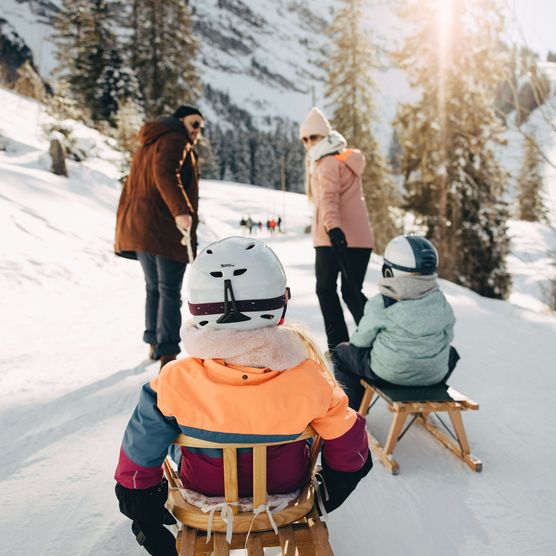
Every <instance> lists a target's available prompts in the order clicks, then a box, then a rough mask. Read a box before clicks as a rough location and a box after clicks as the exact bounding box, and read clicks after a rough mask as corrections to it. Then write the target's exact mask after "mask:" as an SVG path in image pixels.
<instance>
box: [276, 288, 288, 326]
mask: <svg viewBox="0 0 556 556" xmlns="http://www.w3.org/2000/svg"><path fill="white" fill-rule="evenodd" d="M291 298H292V292H291V290H290V288H289V287H288V286H286V302H285V303H284V310H283V311H282V316H281V317H280V320H279V321H278V324H277V325H276V326H280V325H282V324H284V321H285V320H286V310H287V308H288V301H289V300H290V299H291Z"/></svg>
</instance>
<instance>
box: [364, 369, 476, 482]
mask: <svg viewBox="0 0 556 556" xmlns="http://www.w3.org/2000/svg"><path fill="white" fill-rule="evenodd" d="M361 384H362V385H363V387H364V388H365V391H364V394H363V399H362V400H361V405H360V407H359V413H361V415H363V416H366V415H367V413H368V412H369V410H370V408H371V407H372V406H373V405H374V403H376V402H377V401H378V400H379V399H380V398H382V399H383V400H384V401H385V402H386V404H387V407H388V409H389V410H390V411H391V412H392V413H393V419H392V424H391V426H390V431H389V432H388V437H387V439H386V443H385V444H384V446H382V445H381V444H380V442H379V441H378V440H377V439H376V438H375V437H374V436H373V435H372V434H371V432H370V431H369V428H368V427H367V436H368V437H369V445H370V447H371V449H372V450H373V452H374V453H375V454H376V455H377V457H378V458H379V459H380V461H381V462H382V463H383V464H384V465H385V466H386V467H387V468H388V469H389V470H390V471H391V473H392V474H393V475H397V474H398V473H399V471H400V466H399V464H398V462H397V461H396V460H395V459H394V458H393V456H392V454H393V452H394V448H395V447H396V444H397V442H398V441H399V440H400V439H401V438H402V436H403V435H404V434H405V433H406V431H407V430H408V429H409V427H410V426H411V425H412V424H413V423H414V422H415V421H417V422H418V423H419V424H421V425H423V427H424V428H425V429H426V430H427V431H429V432H430V433H431V434H432V435H433V436H434V438H436V439H437V440H438V441H439V442H440V443H441V444H443V445H444V446H445V447H446V448H448V449H449V450H451V451H452V452H453V453H454V454H455V455H456V456H457V457H458V458H459V459H461V460H462V461H463V462H464V463H465V464H467V465H468V466H469V467H470V468H471V469H472V470H473V471H482V468H483V464H482V462H481V460H479V459H478V458H476V457H475V456H474V455H472V454H471V451H470V448H469V443H468V441H467V435H466V434H465V428H464V426H463V420H462V418H461V413H462V411H466V410H468V409H470V410H477V409H479V404H478V403H477V402H474V401H473V400H470V399H469V398H467V397H466V396H464V395H463V394H461V393H460V392H458V391H457V390H454V389H453V388H452V387H450V386H448V385H446V384H438V385H435V386H425V387H412V386H398V387H390V386H381V385H377V384H374V383H373V382H371V381H368V380H367V379H362V380H361ZM375 395H376V398H375ZM373 398H375V400H374V402H373ZM440 412H447V413H448V416H449V417H450V421H451V422H452V427H453V429H454V431H453V432H452V431H451V430H450V429H449V428H448V427H447V426H446V425H445V423H444V421H442V419H441V418H440V416H439V415H437V418H438V419H439V421H440V423H441V424H442V425H443V426H444V427H445V429H446V431H447V432H444V431H443V430H441V429H440V428H438V427H437V426H435V425H433V424H432V422H431V421H430V419H429V415H430V414H431V413H440ZM409 416H411V421H410V423H409V424H408V425H407V427H406V428H405V429H403V427H404V424H405V422H406V420H407V418H408V417H409ZM402 429H403V431H402Z"/></svg>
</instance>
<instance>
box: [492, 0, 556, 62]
mask: <svg viewBox="0 0 556 556" xmlns="http://www.w3.org/2000/svg"><path fill="white" fill-rule="evenodd" d="M501 3H502V5H503V6H504V7H505V9H506V11H507V14H508V33H509V36H510V38H513V39H514V40H515V42H517V43H521V44H525V45H527V46H528V47H530V48H532V49H533V50H535V51H536V52H538V53H539V54H540V56H541V59H542V60H546V55H547V54H548V51H549V50H550V51H552V52H555V53H556V0H501ZM516 20H517V24H516Z"/></svg>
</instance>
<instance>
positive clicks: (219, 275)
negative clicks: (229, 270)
mask: <svg viewBox="0 0 556 556" xmlns="http://www.w3.org/2000/svg"><path fill="white" fill-rule="evenodd" d="M210 275H211V276H214V277H215V278H222V276H224V275H223V274H222V273H221V272H220V271H219V270H215V271H214V272H211V273H210Z"/></svg>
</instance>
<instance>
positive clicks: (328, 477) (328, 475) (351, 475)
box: [317, 451, 373, 513]
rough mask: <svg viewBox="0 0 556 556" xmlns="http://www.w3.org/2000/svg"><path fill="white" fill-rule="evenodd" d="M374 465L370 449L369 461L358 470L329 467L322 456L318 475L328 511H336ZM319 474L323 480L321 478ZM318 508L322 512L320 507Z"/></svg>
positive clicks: (325, 507) (320, 489) (322, 496)
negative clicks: (340, 469) (339, 469)
mask: <svg viewBox="0 0 556 556" xmlns="http://www.w3.org/2000/svg"><path fill="white" fill-rule="evenodd" d="M372 467H373V459H372V457H371V452H370V451H369V453H368V455H367V461H366V462H365V464H364V465H363V467H361V469H359V470H358V471H336V470H335V469H332V468H331V467H329V466H328V465H327V463H326V460H325V459H324V458H322V469H321V471H320V472H319V474H318V475H317V482H318V483H319V492H320V495H321V499H322V501H323V504H324V509H325V510H326V511H327V513H329V512H332V511H334V510H335V509H336V508H338V507H340V506H341V505H342V504H343V503H344V502H345V500H346V498H347V497H348V496H349V495H350V494H351V493H352V492H353V491H354V490H355V487H356V486H357V484H358V483H359V481H360V480H361V479H362V478H363V477H365V475H367V473H368V472H369V471H370V470H371V469H372ZM319 475H320V477H321V478H322V480H319ZM323 482H324V484H325V485H326V489H325V488H324V485H323V484H322V483H323ZM326 493H328V499H327V498H326ZM317 508H318V506H317ZM318 509H319V513H320V508H318Z"/></svg>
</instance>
